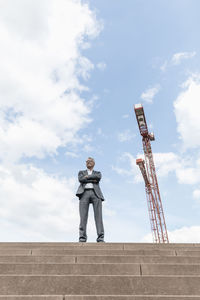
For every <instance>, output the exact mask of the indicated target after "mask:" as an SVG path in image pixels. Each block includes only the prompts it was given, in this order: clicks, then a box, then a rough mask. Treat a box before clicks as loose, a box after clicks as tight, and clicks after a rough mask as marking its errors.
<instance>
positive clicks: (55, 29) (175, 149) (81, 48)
mask: <svg viewBox="0 0 200 300" xmlns="http://www.w3.org/2000/svg"><path fill="white" fill-rule="evenodd" d="M199 11H200V2H199V1H198V0H173V1H172V0H171V1H169V0H163V1H160V0H150V1H146V0H126V1H124V0H123V1H122V0H118V1H116V0H109V1H108V0H96V1H94V0H87V1H84V0H82V1H81V0H59V1H58V0H42V1H41V0H15V1H13V0H0V70H1V71H0V145H1V146H0V228H1V231H0V232H1V233H0V241H66V242H67V241H69V242H72V241H77V240H78V226H79V214H78V199H77V198H76V197H75V192H76V189H77V187H78V181H77V173H78V171H79V170H80V169H85V160H86V158H87V157H88V156H92V157H94V158H95V160H96V166H95V169H96V170H100V171H101V172H102V181H101V188H102V190H103V193H104V196H105V198H106V201H105V202H104V203H103V214H104V226H105V240H106V241H107V242H144V241H151V240H152V238H151V231H150V222H149V217H148V210H147V203H146V195H145V189H144V182H143V180H142V178H141V176H140V172H139V169H138V167H137V166H136V164H135V159H136V158H137V157H139V156H141V154H142V140H141V136H140V135H139V130H138V127H137V123H136V119H135V115H134V110H133V107H134V105H135V104H137V103H142V104H143V106H144V110H145V114H146V119H147V122H148V126H149V130H150V131H153V132H154V134H155V138H156V140H155V141H154V142H152V149H153V152H154V158H155V163H156V169H157V175H158V182H159V186H160V192H161V198H162V202H163V208H164V213H165V219H166V224H167V228H168V233H169V239H170V241H171V242H200V39H199V27H200V20H199ZM88 236H89V239H88V240H89V241H95V239H96V232H95V226H94V220H93V211H92V207H90V216H89V224H88Z"/></svg>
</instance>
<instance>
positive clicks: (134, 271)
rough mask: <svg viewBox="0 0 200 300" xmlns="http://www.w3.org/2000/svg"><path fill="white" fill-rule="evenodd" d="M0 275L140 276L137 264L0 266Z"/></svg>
mask: <svg viewBox="0 0 200 300" xmlns="http://www.w3.org/2000/svg"><path fill="white" fill-rule="evenodd" d="M0 274H1V275H3V274H4V275H5V274H6V275H13V274H16V275H17V274H18V275H19V274H20V275H31V274H32V275H50V274H53V275H118V274H120V275H140V265H139V264H120V265H119V264H0Z"/></svg>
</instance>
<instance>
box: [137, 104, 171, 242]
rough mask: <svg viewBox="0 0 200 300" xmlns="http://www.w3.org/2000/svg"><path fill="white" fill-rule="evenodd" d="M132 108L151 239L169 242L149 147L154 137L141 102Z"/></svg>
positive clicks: (138, 162) (138, 163) (138, 161)
mask: <svg viewBox="0 0 200 300" xmlns="http://www.w3.org/2000/svg"><path fill="white" fill-rule="evenodd" d="M134 110H135V115H136V119H137V123H138V127H139V131H140V134H141V136H142V143H143V150H144V160H143V159H142V158H138V159H137V160H136V164H137V165H138V166H139V168H140V171H141V173H142V176H143V179H144V183H145V190H146V197H147V204H148V211H149V217H150V223H151V231H152V235H153V241H154V242H155V243H169V239H168V234H167V227H166V223H165V217H164V212H163V206H162V201H161V197H160V191H159V187H158V181H157V176H156V169H155V164H154V160H153V153H152V149H151V141H154V140H155V137H154V134H153V133H149V131H148V127H147V123H146V118H145V114H144V109H143V106H142V104H136V105H135V108H134Z"/></svg>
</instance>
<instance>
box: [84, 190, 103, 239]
mask: <svg viewBox="0 0 200 300" xmlns="http://www.w3.org/2000/svg"><path fill="white" fill-rule="evenodd" d="M90 203H92V205H93V209H94V219H95V224H96V230H97V242H101V241H104V227H103V220H102V200H101V199H100V198H98V197H97V196H96V194H95V192H94V190H93V189H88V190H87V189H85V191H84V193H83V195H82V196H81V198H80V200H79V213H80V226H79V241H80V242H86V241H87V220H88V211H89V205H90Z"/></svg>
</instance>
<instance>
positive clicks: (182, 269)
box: [141, 264, 200, 276]
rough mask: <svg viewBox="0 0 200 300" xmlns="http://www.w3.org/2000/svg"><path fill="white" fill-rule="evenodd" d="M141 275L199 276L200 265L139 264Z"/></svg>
mask: <svg viewBox="0 0 200 300" xmlns="http://www.w3.org/2000/svg"><path fill="white" fill-rule="evenodd" d="M141 275H178V276H180V275H181V276H187V275H199V276H200V264H141Z"/></svg>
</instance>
